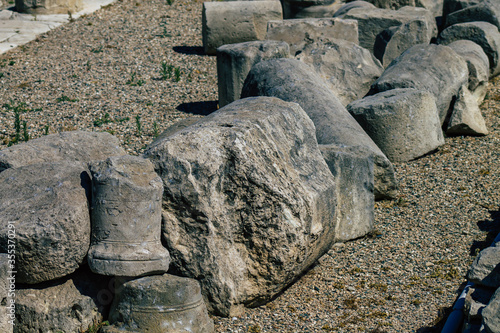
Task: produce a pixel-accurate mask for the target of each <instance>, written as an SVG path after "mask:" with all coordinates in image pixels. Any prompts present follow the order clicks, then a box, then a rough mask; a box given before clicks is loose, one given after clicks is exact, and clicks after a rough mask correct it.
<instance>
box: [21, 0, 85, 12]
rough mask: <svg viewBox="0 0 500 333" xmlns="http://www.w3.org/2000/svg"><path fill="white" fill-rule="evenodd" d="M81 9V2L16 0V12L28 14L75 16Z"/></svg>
mask: <svg viewBox="0 0 500 333" xmlns="http://www.w3.org/2000/svg"><path fill="white" fill-rule="evenodd" d="M82 9H83V0H16V10H17V11H18V12H21V13H30V14H68V12H70V13H72V14H75V13H77V12H79V11H81V10H82Z"/></svg>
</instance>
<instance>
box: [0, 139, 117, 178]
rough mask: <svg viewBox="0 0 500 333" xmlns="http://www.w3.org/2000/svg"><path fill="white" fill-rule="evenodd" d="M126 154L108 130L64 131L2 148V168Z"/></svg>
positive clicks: (0, 154) (88, 160) (84, 160)
mask: <svg viewBox="0 0 500 333" xmlns="http://www.w3.org/2000/svg"><path fill="white" fill-rule="evenodd" d="M125 154H126V153H125V150H123V149H122V148H120V142H119V141H118V139H117V138H116V137H114V136H112V135H111V134H109V133H107V132H84V131H73V132H62V133H58V134H51V135H47V136H43V137H41V138H38V139H35V140H30V141H28V142H24V143H21V144H17V145H14V146H12V147H9V148H6V149H3V150H0V172H1V171H3V170H5V169H8V168H17V167H20V166H24V165H29V164H34V163H43V162H56V161H61V160H68V161H80V162H90V161H93V160H102V159H105V158H107V157H109V156H119V155H125Z"/></svg>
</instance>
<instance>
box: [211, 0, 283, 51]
mask: <svg viewBox="0 0 500 333" xmlns="http://www.w3.org/2000/svg"><path fill="white" fill-rule="evenodd" d="M281 19H283V15H282V9H281V4H280V2H279V1H224V2H204V3H203V10H202V38H203V48H204V50H205V53H206V54H216V50H217V48H218V47H219V46H222V45H225V44H234V43H242V42H249V41H253V40H264V39H265V37H266V31H267V22H268V21H271V20H281Z"/></svg>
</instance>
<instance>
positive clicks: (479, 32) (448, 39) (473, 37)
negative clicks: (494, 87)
mask: <svg viewBox="0 0 500 333" xmlns="http://www.w3.org/2000/svg"><path fill="white" fill-rule="evenodd" d="M461 39H466V40H470V41H472V42H474V43H476V44H478V45H479V46H481V47H482V48H483V51H484V53H486V55H487V56H488V60H489V62H490V74H491V76H495V75H498V74H500V60H499V53H500V32H498V28H497V27H496V26H494V25H493V24H491V23H488V22H467V23H459V24H455V25H452V26H451V27H448V28H446V29H444V30H443V31H442V32H441V34H440V35H439V38H438V43H439V44H443V45H447V44H450V43H453V42H455V41H457V40H461Z"/></svg>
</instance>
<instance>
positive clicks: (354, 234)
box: [319, 145, 374, 242]
mask: <svg viewBox="0 0 500 333" xmlns="http://www.w3.org/2000/svg"><path fill="white" fill-rule="evenodd" d="M319 148H320V150H321V153H322V154H323V157H324V158H325V161H326V164H328V167H329V168H330V171H331V172H332V174H333V176H334V177H335V184H336V185H337V212H338V214H337V225H336V227H335V235H336V236H335V241H336V242H343V241H348V240H352V239H356V238H359V237H363V236H365V235H366V234H368V233H369V232H370V231H372V230H373V219H374V215H373V209H374V196H373V179H374V178H373V164H374V163H373V158H372V156H370V155H368V154H362V153H360V150H359V149H352V147H350V148H345V147H341V146H338V145H320V146H319Z"/></svg>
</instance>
